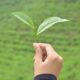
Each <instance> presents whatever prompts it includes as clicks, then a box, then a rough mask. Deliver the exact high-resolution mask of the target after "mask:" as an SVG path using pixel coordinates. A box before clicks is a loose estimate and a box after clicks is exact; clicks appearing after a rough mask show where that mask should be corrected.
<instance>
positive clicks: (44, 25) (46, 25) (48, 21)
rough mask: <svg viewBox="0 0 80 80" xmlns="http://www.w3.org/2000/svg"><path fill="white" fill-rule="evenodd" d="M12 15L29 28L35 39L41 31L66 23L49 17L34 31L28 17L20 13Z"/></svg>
mask: <svg viewBox="0 0 80 80" xmlns="http://www.w3.org/2000/svg"><path fill="white" fill-rule="evenodd" d="M13 15H14V16H16V17H17V18H18V19H19V20H21V21H22V22H24V23H25V24H27V25H28V26H30V27H31V28H32V29H33V31H34V34H35V38H37V35H39V34H40V33H42V32H43V31H45V30H46V29H48V28H50V27H52V25H54V24H56V23H59V22H66V21H68V20H67V19H62V18H59V17H50V18H48V19H46V20H45V21H44V22H43V23H42V24H40V26H39V27H38V29H36V27H34V24H33V21H32V20H31V19H30V17H29V16H26V15H25V14H24V13H22V12H15V13H13ZM35 40H36V39H35Z"/></svg>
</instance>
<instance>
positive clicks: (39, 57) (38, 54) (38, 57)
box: [33, 43, 42, 64]
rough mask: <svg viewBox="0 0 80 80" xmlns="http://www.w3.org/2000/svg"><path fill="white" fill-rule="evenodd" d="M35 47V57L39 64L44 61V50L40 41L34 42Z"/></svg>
mask: <svg viewBox="0 0 80 80" xmlns="http://www.w3.org/2000/svg"><path fill="white" fill-rule="evenodd" d="M33 47H34V49H35V57H34V60H35V63H37V64H39V63H41V62H42V50H41V48H40V46H39V45H38V43H34V44H33Z"/></svg>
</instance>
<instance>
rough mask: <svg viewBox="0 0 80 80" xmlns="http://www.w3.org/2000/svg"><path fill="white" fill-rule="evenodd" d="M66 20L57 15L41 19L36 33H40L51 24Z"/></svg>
mask: <svg viewBox="0 0 80 80" xmlns="http://www.w3.org/2000/svg"><path fill="white" fill-rule="evenodd" d="M66 21H68V20H67V19H62V18H59V17H50V18H48V19H46V20H45V21H43V23H42V24H41V25H40V26H39V28H38V30H37V35H39V34H40V33H42V32H43V31H45V30H46V29H48V28H50V27H51V26H53V25H54V24H56V23H59V22H66Z"/></svg>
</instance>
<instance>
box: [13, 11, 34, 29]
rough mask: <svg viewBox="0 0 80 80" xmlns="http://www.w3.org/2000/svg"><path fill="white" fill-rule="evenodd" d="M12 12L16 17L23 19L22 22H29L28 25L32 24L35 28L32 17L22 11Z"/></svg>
mask: <svg viewBox="0 0 80 80" xmlns="http://www.w3.org/2000/svg"><path fill="white" fill-rule="evenodd" d="M12 14H13V15H14V16H15V17H16V18H18V19H19V20H21V21H22V22H24V23H25V24H27V25H28V26H30V27H31V28H34V24H33V21H32V20H31V18H30V17H29V16H27V15H25V14H24V13H22V12H14V13H12Z"/></svg>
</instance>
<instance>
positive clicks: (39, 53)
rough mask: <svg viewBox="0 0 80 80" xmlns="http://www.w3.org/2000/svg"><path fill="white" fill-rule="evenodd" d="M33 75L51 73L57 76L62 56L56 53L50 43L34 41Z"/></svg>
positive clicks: (61, 63)
mask: <svg viewBox="0 0 80 80" xmlns="http://www.w3.org/2000/svg"><path fill="white" fill-rule="evenodd" d="M33 46H34V48H35V56H34V75H35V76H37V75H39V74H53V75H55V76H56V77H57V78H58V76H59V74H60V71H61V68H62V65H63V58H62V57H61V56H60V55H58V54H57V52H56V51H55V50H54V49H53V48H52V46H51V45H50V44H44V43H34V44H33Z"/></svg>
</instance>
